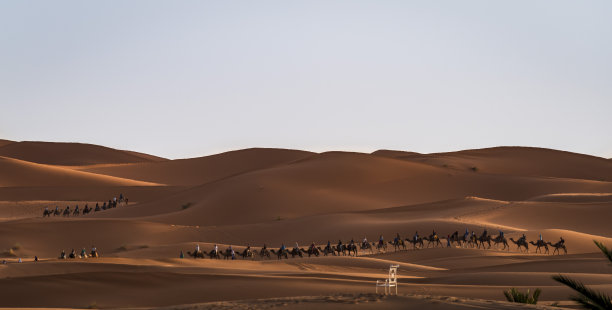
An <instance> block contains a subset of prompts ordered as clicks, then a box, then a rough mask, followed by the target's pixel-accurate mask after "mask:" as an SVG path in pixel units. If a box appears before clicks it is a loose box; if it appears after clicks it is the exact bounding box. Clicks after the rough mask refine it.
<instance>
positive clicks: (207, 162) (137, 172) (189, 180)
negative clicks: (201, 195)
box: [83, 148, 313, 186]
mask: <svg viewBox="0 0 612 310" xmlns="http://www.w3.org/2000/svg"><path fill="white" fill-rule="evenodd" d="M312 154H313V153H310V152H305V151H295V150H284V149H265V148H253V149H245V150H238V151H232V152H226V153H221V154H217V155H212V156H205V157H199V158H190V159H179V160H172V161H166V162H159V163H139V164H130V165H103V166H97V167H84V168H83V170H85V171H89V172H94V173H99V174H106V175H112V176H118V177H123V178H129V179H135V180H143V181H148V182H156V183H163V184H172V185H192V186H193V185H200V184H204V183H208V182H212V181H214V180H219V179H223V178H227V177H231V176H234V175H238V174H241V173H245V172H249V171H255V170H259V169H264V168H269V167H273V166H276V165H281V164H286V163H290V162H292V161H295V160H298V159H302V158H304V157H308V156H310V155H312Z"/></svg>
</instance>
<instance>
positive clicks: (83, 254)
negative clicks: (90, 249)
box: [79, 248, 87, 258]
mask: <svg viewBox="0 0 612 310" xmlns="http://www.w3.org/2000/svg"><path fill="white" fill-rule="evenodd" d="M79 256H80V257H81V258H86V257H87V253H85V248H82V249H81V254H79Z"/></svg>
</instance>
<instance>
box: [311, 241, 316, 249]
mask: <svg viewBox="0 0 612 310" xmlns="http://www.w3.org/2000/svg"><path fill="white" fill-rule="evenodd" d="M315 248H316V245H315V243H314V241H313V242H312V243H311V244H310V251H311V252H312V251H314V250H315Z"/></svg>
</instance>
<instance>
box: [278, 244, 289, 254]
mask: <svg viewBox="0 0 612 310" xmlns="http://www.w3.org/2000/svg"><path fill="white" fill-rule="evenodd" d="M286 249H287V247H286V246H285V244H284V243H281V247H280V249H279V250H278V251H279V252H281V253H282V252H284V251H285V250H286Z"/></svg>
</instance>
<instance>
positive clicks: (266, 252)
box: [259, 247, 270, 258]
mask: <svg viewBox="0 0 612 310" xmlns="http://www.w3.org/2000/svg"><path fill="white" fill-rule="evenodd" d="M259 256H261V257H262V258H263V257H267V258H270V250H268V248H265V247H263V248H261V250H259Z"/></svg>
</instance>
